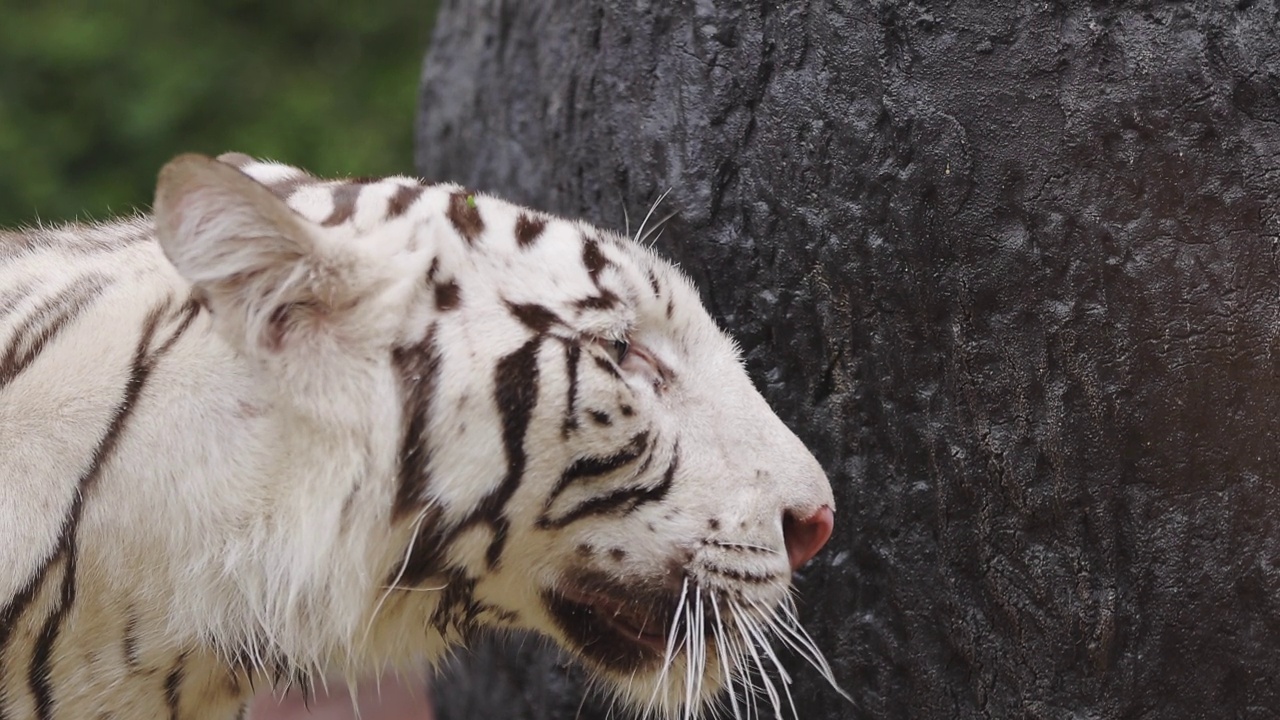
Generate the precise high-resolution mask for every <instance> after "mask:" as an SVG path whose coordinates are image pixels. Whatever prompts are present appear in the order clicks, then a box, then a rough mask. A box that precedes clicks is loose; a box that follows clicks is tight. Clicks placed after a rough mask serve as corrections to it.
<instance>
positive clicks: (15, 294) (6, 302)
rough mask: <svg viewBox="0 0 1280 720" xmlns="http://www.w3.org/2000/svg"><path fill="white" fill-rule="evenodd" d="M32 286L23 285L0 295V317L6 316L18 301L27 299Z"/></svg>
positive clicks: (30, 284)
mask: <svg viewBox="0 0 1280 720" xmlns="http://www.w3.org/2000/svg"><path fill="white" fill-rule="evenodd" d="M33 286H34V283H23V284H22V285H18V286H17V287H11V288H9V289H8V290H5V291H4V292H2V293H0V317H4V316H5V315H8V314H9V313H10V312H12V311H13V309H14V308H15V307H17V306H18V303H19V302H20V301H22V300H24V299H26V298H27V297H29V296H30V295H31V288H32V287H33Z"/></svg>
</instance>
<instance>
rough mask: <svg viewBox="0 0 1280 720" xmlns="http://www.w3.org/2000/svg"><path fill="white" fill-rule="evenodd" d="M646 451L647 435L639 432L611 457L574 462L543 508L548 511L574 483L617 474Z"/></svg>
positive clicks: (647, 445)
mask: <svg viewBox="0 0 1280 720" xmlns="http://www.w3.org/2000/svg"><path fill="white" fill-rule="evenodd" d="M647 449H649V433H647V432H641V433H637V434H636V435H634V436H632V438H631V440H629V441H628V442H627V444H626V445H625V446H624V447H622V448H621V449H619V450H618V451H617V452H614V453H613V454H612V455H606V456H604V457H597V456H588V457H583V458H578V459H577V460H574V461H573V464H572V465H570V466H569V467H568V468H566V469H565V471H564V473H563V474H561V475H560V480H559V482H557V483H556V486H555V488H554V489H553V490H552V491H551V494H550V495H548V496H547V499H546V502H545V503H544V504H543V507H544V508H546V509H550V507H551V505H552V503H554V502H555V501H556V498H558V497H560V495H561V493H563V492H564V491H565V490H567V489H568V488H569V487H570V486H571V485H573V484H574V483H577V482H582V481H584V480H593V479H595V478H598V477H601V476H604V475H609V474H610V473H614V472H617V471H618V470H621V469H622V468H624V467H626V466H627V465H630V464H631V463H633V462H635V461H636V460H637V459H639V458H640V456H641V455H643V454H644V452H645V450H647Z"/></svg>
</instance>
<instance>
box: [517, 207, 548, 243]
mask: <svg viewBox="0 0 1280 720" xmlns="http://www.w3.org/2000/svg"><path fill="white" fill-rule="evenodd" d="M546 227H547V221H546V220H544V219H542V218H540V217H534V216H532V215H530V214H529V213H520V217H518V218H516V244H517V245H519V246H520V247H522V248H526V247H529V246H530V245H532V244H533V243H534V242H536V241H537V239H538V236H540V235H542V231H543V230H544V229H545V228H546Z"/></svg>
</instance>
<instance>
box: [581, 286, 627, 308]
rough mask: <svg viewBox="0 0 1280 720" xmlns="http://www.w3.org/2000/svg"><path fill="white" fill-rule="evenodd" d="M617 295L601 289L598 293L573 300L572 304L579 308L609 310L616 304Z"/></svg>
mask: <svg viewBox="0 0 1280 720" xmlns="http://www.w3.org/2000/svg"><path fill="white" fill-rule="evenodd" d="M618 302H619V301H618V296H617V295H615V294H613V292H612V291H610V290H601V291H600V294H599V295H589V296H587V297H584V298H582V299H580V300H574V301H573V306H574V307H576V308H578V309H579V310H609V309H611V308H613V307H614V306H615V305H617V304H618Z"/></svg>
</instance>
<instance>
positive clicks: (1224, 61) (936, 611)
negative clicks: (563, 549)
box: [417, 0, 1280, 720]
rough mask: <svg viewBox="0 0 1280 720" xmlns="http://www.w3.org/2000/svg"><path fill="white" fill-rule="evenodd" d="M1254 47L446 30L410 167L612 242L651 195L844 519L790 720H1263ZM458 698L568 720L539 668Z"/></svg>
mask: <svg viewBox="0 0 1280 720" xmlns="http://www.w3.org/2000/svg"><path fill="white" fill-rule="evenodd" d="M1278 30H1280V24H1278V21H1277V9H1276V6H1275V3H1271V2H1250V1H1249V0H1241V1H1240V2H1236V3H1230V4H1229V3H1185V2H1165V1H1162V0H1148V1H1147V2H1142V3H1128V4H1121V3H1116V4H1103V3H1085V2H1072V1H1069V0H1057V1H1053V2H1046V3H1023V2H1012V1H1011V0H1001V1H999V2H988V1H986V0H959V1H957V2H946V3H943V2H928V1H925V2H922V1H920V0H914V1H911V0H875V1H868V2H839V1H834V2H824V3H791V2H785V3H742V2H731V1H729V0H706V1H705V2H696V3H695V2H685V3H664V2H656V1H654V0H640V1H639V2H620V1H618V0H606V1H605V2H586V1H585V0H555V1H554V2H539V3H518V2H514V1H503V0H485V1H471V2H460V1H458V0H454V2H450V3H446V7H445V8H444V10H443V11H442V12H441V14H440V19H439V26H438V28H437V30H436V34H435V40H434V43H433V46H432V49H431V51H430V53H429V55H428V57H427V60H426V69H425V76H424V82H423V88H422V94H421V117H420V125H419V135H418V138H419V150H418V157H417V161H418V166H419V168H420V170H421V172H422V173H424V174H425V175H427V176H428V177H433V178H439V179H446V178H447V179H454V180H459V181H462V182H464V183H466V184H468V185H470V186H473V187H477V188H483V189H487V190H492V191H494V192H498V193H500V194H504V195H506V196H508V197H510V198H511V199H514V200H517V201H521V202H525V203H529V204H533V205H536V206H540V207H544V208H547V209H551V210H555V211H559V212H563V213H567V214H573V215H583V216H586V217H588V218H590V219H591V220H594V221H596V222H598V223H601V224H603V225H606V226H610V227H614V228H618V229H622V228H623V227H624V222H625V221H624V217H626V215H624V210H626V211H627V212H628V213H629V216H630V218H631V223H632V229H634V224H635V221H636V218H637V217H639V216H641V215H643V212H644V211H645V210H646V209H647V206H648V204H649V203H650V202H652V201H653V200H654V199H655V198H656V197H657V196H658V195H659V194H660V193H661V192H663V191H665V190H667V189H669V188H670V189H671V194H670V196H669V197H668V199H667V200H666V202H665V203H664V205H663V207H662V209H660V210H659V211H658V214H665V213H666V212H668V211H675V212H677V213H678V214H677V215H676V216H675V217H674V218H673V219H672V220H671V222H670V223H669V224H668V226H667V229H666V232H665V234H664V235H663V237H662V240H661V242H660V243H659V244H660V247H661V248H662V250H664V251H665V252H667V253H668V254H669V255H671V256H673V257H674V258H675V259H677V260H678V261H679V262H680V263H681V264H682V266H683V267H684V268H685V270H687V271H688V272H689V273H690V274H692V275H693V276H694V278H695V280H697V281H698V282H699V283H700V284H701V286H702V288H703V290H704V295H705V299H706V302H707V305H708V307H709V308H710V309H711V311H712V312H713V313H714V314H715V315H716V316H717V317H718V318H719V319H720V320H721V321H722V322H723V323H724V324H725V325H726V326H727V327H728V328H729V329H730V330H732V332H733V333H734V334H735V335H736V336H737V337H738V338H739V340H740V341H741V343H742V345H743V347H744V348H745V356H746V361H747V364H748V366H749V368H750V370H751V372H752V375H753V377H754V378H755V380H756V381H757V383H758V384H759V386H760V387H761V388H762V389H763V391H764V392H765V394H766V396H767V397H768V398H769V399H770V401H771V402H772V403H773V405H774V407H775V408H776V409H777V411H778V412H779V414H780V415H781V416H782V417H783V419H784V420H786V421H787V422H788V423H789V424H790V425H791V427H793V428H794V429H795V430H796V431H797V432H798V433H799V434H800V435H801V437H802V438H803V439H804V440H805V441H806V442H807V443H808V444H809V446H810V447H811V448H812V449H813V450H814V452H815V453H816V454H817V455H818V457H819V459H820V460H821V461H822V462H823V463H824V465H825V467H826V468H827V471H828V473H829V474H830V477H831V480H832V482H833V484H834V485H835V488H836V493H837V501H838V504H839V508H838V514H837V530H836V535H835V537H834V538H833V540H832V542H831V545H830V546H829V548H828V549H827V550H826V551H825V552H824V553H823V554H822V555H820V556H819V558H818V559H817V560H815V562H814V563H813V564H812V565H811V567H810V568H809V569H807V570H805V571H804V572H803V573H802V577H801V578H800V580H799V586H800V590H801V592H802V597H803V606H802V609H803V612H804V615H805V617H806V620H807V623H806V624H807V625H808V627H809V628H810V629H811V630H812V631H813V633H814V635H815V637H816V638H817V640H818V643H819V645H820V646H821V647H823V648H824V649H825V651H826V652H827V654H828V657H829V658H830V659H831V661H832V664H833V665H834V666H835V668H836V674H837V675H838V677H839V679H840V681H841V682H842V684H843V685H844V686H845V687H846V688H848V690H849V691H850V692H851V693H852V695H853V696H854V697H855V698H856V701H857V708H860V711H858V710H856V709H855V708H854V706H851V705H848V704H846V703H844V701H842V700H840V699H839V698H838V697H837V696H836V694H835V693H834V692H832V691H831V690H829V689H827V688H824V687H823V686H822V684H821V682H820V680H819V679H818V677H817V673H815V672H813V671H811V670H806V669H804V668H800V667H795V670H796V672H795V674H796V675H797V676H798V693H797V694H796V697H797V704H798V705H799V716H800V717H802V718H806V720H815V719H831V720H834V719H836V718H852V717H868V718H871V717H874V718H954V717H990V718H1013V717H1036V718H1041V717H1043V718H1068V717H1070V718H1078V717H1098V718H1200V717H1223V718H1225V717H1239V718H1255V717H1257V718H1261V717H1273V716H1274V715H1275V713H1276V712H1277V711H1278V709H1280V681H1277V680H1276V678H1280V489H1278V485H1280V372H1278V371H1277V367H1278V365H1280V352H1277V351H1278V350H1280V340H1278V339H1277V336H1278V333H1277V328H1278V327H1280V292H1278V288H1280V272H1278V270H1280V217H1278V215H1277V211H1278V209H1280V208H1278V207H1277V200H1276V198H1277V195H1278V194H1280V193H1277V190H1280V90H1278V88H1280V41H1277V37H1278ZM490 653H492V654H490ZM479 659H480V660H481V661H482V663H481V664H478V665H471V666H470V667H468V668H466V669H463V670H461V671H459V672H460V674H459V675H458V676H456V678H455V680H454V681H452V682H453V684H450V682H451V681H450V680H448V679H444V680H442V681H441V683H440V684H439V685H438V687H439V691H438V692H439V695H440V697H441V708H440V715H441V717H442V718H445V719H447V720H459V719H460V718H475V717H504V718H530V719H532V718H572V717H574V712H575V711H576V710H577V701H578V697H577V696H576V695H575V694H574V693H575V692H576V691H575V690H572V689H569V690H566V689H564V685H565V683H564V681H563V680H562V679H561V678H560V676H559V674H558V670H557V669H556V667H555V663H554V662H553V661H551V660H548V659H546V658H545V657H542V658H541V659H539V660H538V661H537V663H534V664H530V661H529V660H528V659H527V658H523V657H520V658H514V659H513V656H509V657H506V658H504V657H502V656H501V652H500V651H496V650H490V651H486V653H485V654H481V655H480V656H479ZM796 665H798V664H796V663H793V666H796ZM495 675H496V679H495ZM495 686H496V687H498V688H500V689H497V690H494V689H492V688H494V687H495ZM564 693H567V696H566V695H565V694H564ZM520 698H523V699H524V700H518V699H520ZM582 717H584V718H586V717H603V712H602V709H601V708H600V707H594V708H593V707H591V706H588V708H587V709H586V710H584V711H583V713H582Z"/></svg>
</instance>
